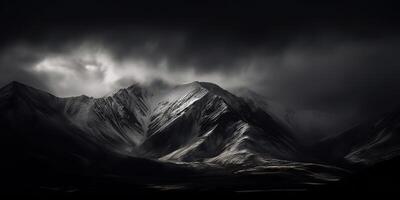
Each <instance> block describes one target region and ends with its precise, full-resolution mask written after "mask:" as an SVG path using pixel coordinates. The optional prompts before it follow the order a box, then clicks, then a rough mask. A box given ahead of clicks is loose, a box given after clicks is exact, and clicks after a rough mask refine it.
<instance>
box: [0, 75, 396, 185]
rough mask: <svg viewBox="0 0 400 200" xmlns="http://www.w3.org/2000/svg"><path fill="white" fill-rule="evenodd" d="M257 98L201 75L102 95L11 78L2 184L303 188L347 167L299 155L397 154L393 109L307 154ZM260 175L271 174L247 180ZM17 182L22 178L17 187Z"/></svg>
mask: <svg viewBox="0 0 400 200" xmlns="http://www.w3.org/2000/svg"><path fill="white" fill-rule="evenodd" d="M257 98H258V97H257ZM259 101H260V100H259V98H258V102H254V101H253V103H251V102H252V101H251V98H250V97H249V98H247V99H246V98H242V97H237V96H235V95H233V94H231V93H229V92H227V91H225V90H223V89H222V88H220V87H218V86H217V85H215V84H212V83H201V82H193V83H189V84H185V85H178V86H165V87H157V86H154V85H148V86H141V85H133V86H131V87H129V88H126V89H121V90H119V91H117V92H115V93H114V94H112V95H109V96H107V97H103V98H91V97H87V96H78V97H71V98H58V97H56V96H53V95H51V94H48V93H46V92H43V91H40V90H37V89H34V88H31V87H29V86H26V85H23V84H21V83H17V82H12V83H10V84H8V85H7V86H5V87H3V88H1V89H0V123H1V124H0V133H1V136H2V140H1V156H2V159H3V160H4V164H2V169H1V171H2V174H3V175H4V177H5V178H4V182H5V183H7V184H8V185H9V186H10V187H9V188H12V189H14V190H24V191H25V190H33V191H37V187H39V188H40V187H42V186H43V187H45V188H47V187H49V185H51V184H56V185H57V188H58V190H64V189H60V187H61V188H62V187H64V186H60V185H64V184H70V185H73V187H74V188H75V189H76V188H79V190H83V191H92V192H95V191H98V190H99V188H103V187H105V188H109V189H110V188H113V189H112V191H114V190H118V191H119V190H120V189H121V188H125V189H126V187H129V186H132V187H134V188H137V189H138V190H141V191H148V190H159V189H160V187H161V186H162V187H167V186H165V185H168V184H178V185H179V187H178V186H176V187H177V188H179V189H182V188H185V189H188V188H190V189H191V190H196V189H202V190H203V189H205V190H209V189H212V188H213V187H220V188H225V189H226V190H227V191H230V190H240V189H243V188H246V189H254V188H259V187H262V188H263V189H266V188H267V190H268V189H276V188H278V189H279V188H285V189H298V188H302V189H304V188H307V189H309V188H311V187H314V185H315V184H317V185H320V184H322V183H327V182H335V181H337V180H339V177H343V176H346V174H347V171H346V170H342V169H340V168H336V167H332V166H328V165H322V164H312V163H307V162H305V161H310V160H312V161H313V162H315V163H328V164H330V165H338V166H345V167H348V166H353V165H354V164H360V163H362V164H366V165H372V164H375V163H380V162H382V161H385V160H390V159H391V158H395V157H396V156H397V155H398V148H397V147H398V146H399V144H400V143H399V141H398V140H399V139H398V136H397V135H398V134H397V132H398V130H399V124H400V123H399V119H400V118H399V115H398V113H400V112H393V113H391V114H389V115H387V116H384V117H383V118H382V119H379V120H377V121H373V122H368V123H366V124H363V125H360V126H357V127H356V128H354V129H351V130H349V131H348V132H345V133H342V134H340V135H339V136H336V137H333V138H329V139H327V140H324V141H322V142H321V143H319V144H318V145H317V146H315V149H313V153H309V155H306V153H307V151H305V150H306V149H304V147H302V146H301V144H298V143H297V142H296V140H295V139H293V138H292V135H291V133H290V131H289V129H288V128H287V127H285V126H284V125H283V124H282V123H280V122H277V121H276V119H275V118H273V117H271V116H270V114H269V113H268V111H266V110H265V109H266V107H263V106H259V105H260V102H259ZM313 156H314V157H313ZM310 158H311V159H310ZM350 168H352V167H350ZM40 177H41V178H40ZM56 177H57V178H56ZM111 177H112V178H111ZM216 177H219V178H216ZM250 177H251V178H250ZM260 177H265V179H263V180H265V181H266V180H267V179H269V180H272V179H273V180H275V181H266V182H263V183H259V184H258V185H254V184H253V182H252V181H250V180H255V179H257V180H258V179H259V178H260ZM271 178H272V179H271ZM194 179H199V180H201V181H203V182H209V183H210V187H209V188H202V187H203V186H201V184H199V185H197V184H196V183H195V181H193V180H194ZM217 179H218V181H220V182H218V186H215V185H214V186H212V185H213V184H214V183H215V184H217V183H216V182H214V181H215V180H217ZM22 180H29V181H25V183H26V184H24V186H23V187H22V188H21V187H20V186H19V183H20V182H22ZM133 180H134V181H133ZM222 180H236V181H239V182H240V181H243V182H241V183H228V182H224V181H222ZM289 180H290V181H291V184H284V183H285V181H289ZM201 181H200V182H201ZM183 182H185V183H186V184H183V185H182V183H183ZM200 182H199V183H200ZM77 183H81V184H77ZM187 183H190V186H188V185H187ZM286 183H287V182H286ZM113 184H117V185H119V186H118V188H119V189H118V188H115V187H113V186H111V185H113ZM132 184H133V185H132ZM232 184H233V185H232ZM149 185H153V186H154V185H157V186H154V188H153V186H149ZM160 185H161V186H160ZM228 186H229V187H228ZM16 188H17V189H16ZM156 188H157V189H156ZM173 188H174V187H173ZM179 189H178V190H179ZM45 190H46V191H48V190H47V189H45ZM121 190H122V189H121Z"/></svg>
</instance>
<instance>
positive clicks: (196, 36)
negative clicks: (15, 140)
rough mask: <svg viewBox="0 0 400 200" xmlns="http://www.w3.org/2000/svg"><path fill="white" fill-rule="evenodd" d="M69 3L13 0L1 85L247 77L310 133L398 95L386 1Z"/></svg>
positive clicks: (358, 117)
mask: <svg viewBox="0 0 400 200" xmlns="http://www.w3.org/2000/svg"><path fill="white" fill-rule="evenodd" d="M61 5H63V6H55V5H53V3H51V2H45V3H43V4H40V3H35V4H34V3H32V4H29V6H28V5H25V4H24V3H22V2H18V1H16V2H7V3H5V6H4V7H3V9H2V10H3V11H4V12H2V22H4V23H3V24H4V25H5V26H8V28H9V30H8V31H7V32H4V33H2V36H3V37H2V40H1V44H2V45H1V49H0V66H1V67H0V85H2V86H3V85H5V84H6V83H8V82H9V81H12V80H17V81H21V82H24V83H27V84H31V85H33V86H36V87H38V88H41V89H43V90H46V91H49V92H52V93H54V94H56V95H59V96H74V95H81V94H86V95H89V96H95V97H100V96H103V95H105V94H107V93H109V92H110V91H113V90H115V89H116V88H120V87H127V86H129V85H130V84H131V83H133V82H140V83H145V82H152V81H154V80H163V81H166V82H169V83H171V84H182V83H188V82H192V81H194V80H198V81H208V82H213V83H216V84H218V85H220V86H222V87H224V88H227V89H229V88H233V89H234V88H240V87H246V88H249V89H251V90H254V91H255V92H257V93H259V94H261V95H263V96H265V97H267V98H268V99H270V100H273V101H276V102H279V103H280V104H283V105H284V106H285V107H288V108H289V109H290V110H293V111H294V112H295V113H296V115H297V117H295V118H301V119H303V121H305V122H299V123H301V124H302V125H301V126H302V128H301V129H302V130H301V131H300V132H302V133H301V134H306V135H305V136H306V137H310V138H313V136H318V135H321V134H322V135H331V134H335V133H338V132H340V131H341V130H344V129H345V128H347V127H349V126H351V125H354V124H355V123H358V122H361V121H363V120H364V119H368V118H370V117H374V116H377V115H378V114H380V113H383V112H385V111H387V110H390V109H391V107H392V106H393V105H395V104H397V102H398V100H399V97H400V95H399V94H400V92H399V88H398V87H396V86H397V85H399V82H398V80H399V79H398V78H397V77H398V76H399V75H400V70H399V61H398V56H397V54H398V52H399V50H400V49H399V45H400V38H399V37H398V28H397V27H398V26H395V25H396V23H397V22H396V20H395V17H396V16H397V15H398V13H397V12H395V11H394V10H393V8H394V6H390V2H388V4H385V5H384V4H383V3H382V4H373V3H371V4H370V3H364V2H363V3H362V4H359V3H347V4H343V5H342V4H335V3H321V4H315V5H314V6H312V5H313V4H311V5H308V4H300V3H296V2H288V3H273V4H267V5H265V4H262V3H260V2H254V4H242V3H229V2H225V1H222V2H219V3H207V2H205V3H203V4H190V3H189V4H181V3H172V2H171V3H170V4H164V3H161V4H158V6H153V5H152V4H151V3H149V4H147V3H140V4H137V5H136V6H130V5H129V4H127V3H122V4H119V5H112V4H109V3H107V2H103V3H101V4H94V2H90V1H89V2H85V3H83V2H81V3H80V4H77V6H73V5H74V3H68V4H67V3H65V4H64V3H61ZM110 5H112V6H110ZM124 5H126V6H124ZM154 5H157V4H154ZM287 5H291V6H287ZM372 5H373V6H372ZM91 6H97V11H93V10H92V9H89V8H90V7H91ZM28 7H29V8H32V9H29V8H28ZM110 7H112V8H114V9H108V8H110ZM372 7H373V8H374V9H372ZM45 8H49V9H45ZM68 8H71V9H68ZM128 8H129V9H128ZM163 8H164V9H163ZM181 8H182V9H181ZM35 9H36V10H37V11H38V12H34V11H33V10H35ZM70 10H75V12H70ZM39 11H40V12H39ZM205 11H207V12H205ZM205 13H207V14H205ZM337 13H341V14H340V15H339V14H337ZM299 16H301V17H299ZM376 105H379V106H376ZM305 119H307V120H305ZM310 121H313V122H312V123H308V122H310Z"/></svg>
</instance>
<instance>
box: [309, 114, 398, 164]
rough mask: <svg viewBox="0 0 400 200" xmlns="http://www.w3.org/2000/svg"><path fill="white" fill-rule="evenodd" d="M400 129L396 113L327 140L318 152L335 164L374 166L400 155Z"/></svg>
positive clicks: (320, 155) (357, 126)
mask: <svg viewBox="0 0 400 200" xmlns="http://www.w3.org/2000/svg"><path fill="white" fill-rule="evenodd" d="M399 128H400V110H395V111H393V112H391V113H388V114H385V115H383V116H381V117H379V118H378V119H374V120H370V121H367V122H364V123H361V124H359V125H356V126H354V127H353V128H350V129H349V130H347V131H344V132H343V133H341V134H339V135H336V136H332V137H329V138H326V139H324V140H322V141H321V142H319V143H318V144H317V145H316V147H315V149H318V150H319V155H318V156H319V157H321V158H322V157H323V158H325V160H328V162H331V163H332V162H335V163H346V164H349V163H350V164H360V165H367V166H368V165H373V164H376V163H380V162H383V161H388V160H390V159H393V158H395V157H397V156H399V155H400V135H399V131H400V129H399ZM326 158H329V159H326Z"/></svg>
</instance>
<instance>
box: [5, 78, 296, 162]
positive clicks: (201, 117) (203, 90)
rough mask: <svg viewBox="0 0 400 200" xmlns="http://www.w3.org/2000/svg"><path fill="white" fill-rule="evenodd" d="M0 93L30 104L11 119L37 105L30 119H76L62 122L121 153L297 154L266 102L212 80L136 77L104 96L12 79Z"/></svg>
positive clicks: (194, 156)
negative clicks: (167, 81) (151, 81)
mask: <svg viewBox="0 0 400 200" xmlns="http://www.w3.org/2000/svg"><path fill="white" fill-rule="evenodd" d="M9 93H12V95H9ZM14 94H15V95H14ZM0 95H1V96H0V101H1V102H0V103H1V104H3V108H4V109H11V108H12V106H10V105H9V104H15V105H17V107H18V108H20V107H24V106H25V105H28V106H26V108H25V107H24V108H21V110H18V109H14V110H12V111H9V112H3V113H9V114H6V115H5V114H3V115H2V116H3V117H6V118H7V120H8V121H10V123H15V122H17V120H15V119H14V118H12V117H11V118H9V117H10V115H15V116H18V117H19V116H20V115H21V113H20V112H24V113H23V114H29V113H30V112H32V113H35V114H34V115H33V116H31V117H32V120H33V118H35V119H36V118H38V119H42V118H43V123H46V122H45V121H46V119H48V120H49V121H54V123H57V124H61V125H60V126H59V127H63V126H69V127H72V128H65V127H63V129H64V130H70V129H74V131H71V132H74V137H75V136H76V137H82V138H84V139H85V140H88V141H90V142H92V143H94V144H96V145H97V146H100V147H101V148H106V149H108V150H109V151H113V152H118V153H121V154H126V155H133V156H139V157H149V158H156V159H158V158H160V159H162V160H172V161H185V162H192V161H196V162H198V161H202V162H216V163H220V164H221V163H227V162H228V163H237V162H238V161H237V160H235V159H236V158H235V159H232V157H242V158H246V159H247V158H249V157H252V158H253V157H259V156H261V157H263V159H265V158H270V159H272V158H273V159H296V158H297V157H298V153H297V152H296V144H295V142H294V140H293V139H292V138H291V135H290V134H289V133H288V132H287V131H286V130H285V128H282V127H281V126H280V125H279V124H278V123H276V121H275V120H274V119H273V118H272V117H270V116H269V115H268V114H267V113H266V112H264V111H263V110H262V109H255V108H252V107H251V106H250V105H248V104H247V102H245V101H243V99H241V98H238V97H236V96H235V95H232V94H231V93H229V92H227V91H225V90H223V89H222V88H220V87H218V86H217V85H215V84H212V83H202V82H193V83H189V84H184V85H178V86H168V87H158V86H155V85H147V86H142V85H138V84H135V85H132V86H131V87H129V88H126V89H121V90H119V91H117V92H115V93H114V94H112V95H110V96H107V97H104V98H91V97H87V96H78V97H71V98H58V97H55V96H53V95H50V94H48V93H45V92H42V91H39V90H36V89H33V88H30V87H28V86H25V85H23V84H19V83H12V84H10V85H9V86H6V87H5V88H3V89H2V92H1V94H0ZM9 96H11V97H9ZM10 98H11V99H10ZM22 109H27V110H30V112H25V111H22ZM38 113H39V114H38ZM42 113H46V115H45V116H42ZM7 120H5V121H7ZM50 124H51V123H50ZM10 129H12V128H10ZM75 132H76V134H75ZM66 135H67V134H66ZM246 159H242V160H241V161H240V162H239V163H243V162H245V161H246ZM229 160H231V161H232V162H230V161H229ZM259 160H262V159H259Z"/></svg>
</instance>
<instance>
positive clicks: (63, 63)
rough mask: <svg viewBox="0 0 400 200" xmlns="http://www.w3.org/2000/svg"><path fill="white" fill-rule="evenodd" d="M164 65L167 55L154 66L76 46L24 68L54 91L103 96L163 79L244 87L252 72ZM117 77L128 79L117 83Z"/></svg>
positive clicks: (252, 76)
mask: <svg viewBox="0 0 400 200" xmlns="http://www.w3.org/2000/svg"><path fill="white" fill-rule="evenodd" d="M168 65H169V64H168V60H167V59H165V60H163V61H161V62H159V63H157V64H156V65H155V66H154V64H152V65H151V66H150V64H149V63H148V62H146V61H145V60H138V59H137V60H133V59H127V60H124V61H121V62H118V61H116V60H114V59H113V58H112V56H110V55H109V54H107V53H106V51H105V50H99V49H98V48H97V49H96V50H93V48H87V49H84V48H79V49H78V50H77V51H72V53H69V54H63V55H47V56H45V57H44V58H43V59H41V60H40V61H39V62H38V63H36V64H35V65H34V66H32V67H31V68H28V70H29V71H30V72H32V73H33V74H35V75H36V76H39V77H41V78H42V79H43V80H44V81H45V82H46V83H47V85H48V86H49V87H50V90H51V92H53V93H54V94H56V95H59V96H76V95H81V94H85V95H88V96H94V97H101V96H104V95H106V94H108V93H110V92H111V91H113V90H116V89H119V88H121V87H128V86H129V84H132V83H134V82H139V83H149V82H151V81H154V80H163V81H165V82H168V83H170V84H183V83H188V82H192V81H207V82H213V83H216V84H219V85H220V86H222V87H225V88H232V87H244V86H248V84H249V80H254V77H255V75H256V73H255V72H254V71H253V70H254V69H253V68H251V67H248V68H244V69H242V70H241V71H240V73H237V74H235V76H230V75H228V74H226V73H224V74H223V73H221V72H210V73H207V74H201V73H197V72H196V70H195V67H192V66H189V67H187V68H185V69H179V70H172V69H171V68H170V67H169V66H168ZM119 80H129V81H128V83H125V85H124V84H122V85H121V84H120V83H118V81H119Z"/></svg>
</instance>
